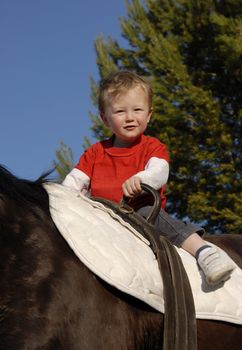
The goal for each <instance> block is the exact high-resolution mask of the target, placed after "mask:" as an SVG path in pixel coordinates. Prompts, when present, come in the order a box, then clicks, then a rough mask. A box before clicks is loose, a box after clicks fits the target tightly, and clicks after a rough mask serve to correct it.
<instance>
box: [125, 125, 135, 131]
mask: <svg viewBox="0 0 242 350" xmlns="http://www.w3.org/2000/svg"><path fill="white" fill-rule="evenodd" d="M135 128H136V126H135V125H128V126H125V127H124V129H125V130H133V129H135Z"/></svg>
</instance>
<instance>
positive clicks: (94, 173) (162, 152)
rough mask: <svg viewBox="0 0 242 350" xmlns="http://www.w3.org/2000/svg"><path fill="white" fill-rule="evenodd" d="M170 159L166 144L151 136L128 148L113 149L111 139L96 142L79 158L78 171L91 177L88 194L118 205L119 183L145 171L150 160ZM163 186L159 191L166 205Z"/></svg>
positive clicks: (163, 204) (120, 193) (163, 203)
mask: <svg viewBox="0 0 242 350" xmlns="http://www.w3.org/2000/svg"><path fill="white" fill-rule="evenodd" d="M152 157H157V158H161V159H165V160H166V161H168V160H169V156H168V152H167V149H166V146H165V144H163V143H161V142H160V141H159V140H158V139H156V138H154V137H149V136H145V135H142V136H141V137H140V139H139V140H138V141H137V142H136V143H135V144H134V145H132V146H131V147H127V148H119V147H113V139H112V138H110V139H108V140H105V141H101V142H97V143H95V144H94V145H92V146H91V147H90V148H89V149H88V150H86V151H85V152H84V154H83V155H82V156H81V158H80V160H79V163H78V164H77V165H76V168H77V169H80V170H81V171H83V172H84V173H85V174H86V175H87V176H88V177H89V178H90V190H91V195H92V196H96V197H102V198H106V199H110V200H112V201H114V202H119V201H120V199H121V198H122V196H123V192H122V184H123V183H124V182H125V180H127V179H128V178H129V177H131V176H133V175H135V174H136V173H138V172H139V171H142V170H144V169H145V165H146V164H147V162H148V161H149V159H150V158H152ZM163 191H164V187H163V188H162V189H161V190H160V194H161V198H162V207H164V206H165V197H164V195H163Z"/></svg>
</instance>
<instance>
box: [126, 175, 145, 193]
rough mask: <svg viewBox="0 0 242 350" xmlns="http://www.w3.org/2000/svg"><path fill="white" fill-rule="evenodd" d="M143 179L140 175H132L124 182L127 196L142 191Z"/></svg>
mask: <svg viewBox="0 0 242 350" xmlns="http://www.w3.org/2000/svg"><path fill="white" fill-rule="evenodd" d="M140 184H141V179H140V178H139V177H138V176H132V177H130V178H129V179H127V180H126V181H125V182H124V183H123V184H122V190H123V193H124V195H125V196H126V197H134V196H135V195H136V194H137V193H139V192H141V191H142V188H141V185H140Z"/></svg>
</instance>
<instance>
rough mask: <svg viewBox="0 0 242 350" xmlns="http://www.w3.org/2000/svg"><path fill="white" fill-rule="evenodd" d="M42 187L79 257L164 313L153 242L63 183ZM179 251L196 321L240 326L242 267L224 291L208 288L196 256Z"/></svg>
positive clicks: (52, 212)
mask: <svg viewBox="0 0 242 350" xmlns="http://www.w3.org/2000/svg"><path fill="white" fill-rule="evenodd" d="M44 187H45V189H46V190H47V192H48V194H49V199H50V212H51V215H52V218H53V221H54V222H55V224H56V226H57V228H58V229H59V231H60V233H61V234H62V235H63V237H64V238H65V240H66V241H67V243H68V244H69V246H70V247H71V248H72V249H73V251H74V252H75V254H76V255H77V256H78V257H79V259H80V260H81V261H82V262H83V263H84V264H85V265H86V266H87V267H88V268H89V269H90V270H92V271H93V272H94V273H95V274H97V275H98V276H99V277H101V278H102V279H103V280H105V281H106V282H107V283H109V284H111V285H112V286H114V287H116V288H118V289H119V290H121V291H123V292H125V293H128V294H130V295H132V296H134V297H136V298H138V299H140V300H142V301H144V302H145V303H147V304H148V305H150V306H152V307H153V308H154V309H156V310H158V311H160V312H162V313H164V300H163V284H162V278H161V276H160V272H159V268H158V263H157V260H156V258H155V256H154V254H153V252H152V250H151V249H150V247H149V243H148V242H147V241H146V240H145V239H144V238H143V237H142V236H141V235H140V234H139V233H138V232H137V231H136V230H135V229H134V228H133V227H131V226H130V225H129V224H128V223H126V222H124V221H123V220H122V219H121V218H119V217H118V216H117V215H116V214H115V213H114V212H113V211H112V210H110V209H107V208H105V207H104V206H103V205H102V204H101V203H98V202H95V201H91V200H90V199H88V198H86V197H84V196H82V195H81V194H79V193H77V192H75V191H72V190H70V189H68V188H66V187H64V186H62V185H59V184H54V183H48V184H45V185H44ZM209 244H211V243H209ZM177 250H178V253H179V255H180V256H181V258H182V261H183V264H184V266H185V269H186V271H187V274H188V278H189V281H190V284H191V287H192V292H193V296H194V302H195V308H196V316H197V318H201V319H214V320H222V321H227V322H231V323H236V324H242V297H241V296H242V271H241V269H240V268H239V267H238V266H237V265H235V266H236V268H235V270H234V271H233V273H232V275H231V278H230V279H229V280H228V281H226V282H225V283H224V285H223V287H221V286H220V287H216V288H215V287H209V286H208V285H207V284H206V282H205V281H204V279H203V275H202V274H201V273H200V271H199V269H198V266H197V263H196V260H195V258H194V257H192V256H191V255H190V254H189V253H187V252H186V251H184V250H183V249H178V248H177Z"/></svg>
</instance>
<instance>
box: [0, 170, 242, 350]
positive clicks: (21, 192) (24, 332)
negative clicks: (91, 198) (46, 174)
mask: <svg viewBox="0 0 242 350" xmlns="http://www.w3.org/2000/svg"><path fill="white" fill-rule="evenodd" d="M44 181H45V180H44V178H40V179H39V180H37V181H35V182H31V181H28V180H20V179H18V178H16V177H15V176H13V175H12V174H11V173H9V172H8V171H7V170H6V169H4V168H2V167H0V244H1V254H0V276H1V283H0V350H22V349H24V350H37V349H38V350H40V349H42V350H55V349H56V350H57V349H63V350H87V349H88V350H96V349H98V350H138V349H152V350H155V349H159V350H160V349H162V343H163V325H164V324H163V315H162V314H160V313H158V312H156V311H155V310H153V309H152V308H150V307H149V306H147V305H146V304H144V303H142V302H141V301H138V300H136V299H135V298H133V297H131V296H128V295H125V294H123V293H122V292H120V291H118V290H116V289H115V288H112V287H111V286H109V285H107V284H106V283H105V282H103V281H102V280H100V279H99V278H98V277H96V276H95V275H94V274H93V273H92V272H91V271H89V270H88V269H87V268H86V267H85V266H84V265H83V264H82V263H81V262H80V261H79V259H78V258H77V257H76V256H75V255H74V253H73V252H72V250H71V249H70V248H69V246H68V245H67V243H66V242H65V241H64V239H63V238H62V236H61V235H60V234H59V232H58V230H57V228H56V227H55V225H54V223H53V221H52V219H51V217H50V213H49V201H48V195H47V193H46V192H45V190H44V188H43V186H42V183H43V182H44ZM206 239H207V240H208V239H209V240H210V241H212V242H213V243H215V244H217V245H219V246H221V247H222V248H223V249H225V250H226V251H227V252H228V253H229V254H230V255H231V257H232V258H233V259H234V260H235V261H236V263H237V264H238V265H239V266H240V267H242V259H241V253H242V236H230V235H224V236H220V237H218V236H214V237H210V238H208V237H206ZM197 337H198V349H199V350H210V349H211V350H215V349H219V350H238V349H239V347H240V346H241V344H242V327H241V326H239V325H235V324H228V323H224V322H215V321H209V320H197ZM188 350H193V349H188Z"/></svg>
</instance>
